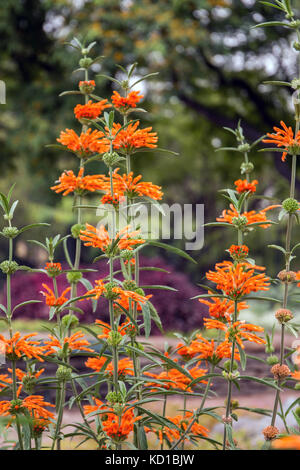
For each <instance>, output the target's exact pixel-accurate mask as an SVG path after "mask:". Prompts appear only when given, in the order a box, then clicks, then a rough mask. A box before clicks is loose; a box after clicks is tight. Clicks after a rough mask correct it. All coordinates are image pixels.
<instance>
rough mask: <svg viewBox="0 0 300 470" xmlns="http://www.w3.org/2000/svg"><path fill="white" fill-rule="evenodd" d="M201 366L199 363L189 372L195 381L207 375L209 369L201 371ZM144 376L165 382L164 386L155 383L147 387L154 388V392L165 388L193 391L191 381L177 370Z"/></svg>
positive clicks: (148, 373) (147, 373)
mask: <svg viewBox="0 0 300 470" xmlns="http://www.w3.org/2000/svg"><path fill="white" fill-rule="evenodd" d="M199 365H200V363H197V365H196V366H195V367H193V368H192V369H190V370H189V371H188V372H189V374H190V375H191V376H192V377H193V379H196V378H199V377H202V376H204V375H206V374H207V369H201V368H199ZM144 375H147V376H148V377H152V378H154V379H156V380H159V381H160V382H164V383H163V384H160V383H155V382H150V383H148V384H147V386H148V387H153V389H154V390H155V389H157V388H164V389H166V390H170V389H179V390H184V391H186V392H191V391H192V389H191V388H190V387H189V384H190V383H191V379H190V378H189V377H188V376H186V375H185V374H183V373H182V372H180V371H179V370H177V369H169V370H167V371H163V372H161V373H160V374H153V373H151V372H144ZM201 382H203V383H206V382H205V381H201ZM194 386H195V385H194Z"/></svg>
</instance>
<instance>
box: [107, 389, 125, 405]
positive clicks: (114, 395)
mask: <svg viewBox="0 0 300 470" xmlns="http://www.w3.org/2000/svg"><path fill="white" fill-rule="evenodd" d="M105 399H106V401H108V402H109V403H110V404H112V405H114V404H115V403H122V401H123V400H122V395H121V393H120V392H109V393H108V394H107V395H106V398H105Z"/></svg>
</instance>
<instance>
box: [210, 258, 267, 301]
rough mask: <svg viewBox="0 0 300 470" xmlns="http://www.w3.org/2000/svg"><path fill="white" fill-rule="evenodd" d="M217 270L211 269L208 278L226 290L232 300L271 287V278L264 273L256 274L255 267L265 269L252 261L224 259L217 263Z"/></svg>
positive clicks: (219, 287) (218, 287)
mask: <svg viewBox="0 0 300 470" xmlns="http://www.w3.org/2000/svg"><path fill="white" fill-rule="evenodd" d="M215 268H216V271H209V272H208V273H207V274H206V278H207V279H208V280H209V281H212V282H214V283H215V284H216V285H217V289H220V290H222V291H223V292H225V294H226V295H227V296H229V297H230V298H231V299H232V300H236V299H239V298H240V297H242V296H244V295H247V294H250V293H251V292H258V291H261V290H262V291H265V290H268V289H269V285H270V282H269V280H270V278H268V277H267V276H266V275H265V274H264V273H260V274H255V269H259V270H264V269H265V268H263V267H260V266H254V265H252V264H250V263H246V262H241V263H236V264H234V263H232V262H231V261H223V262H222V263H217V264H216V265H215Z"/></svg>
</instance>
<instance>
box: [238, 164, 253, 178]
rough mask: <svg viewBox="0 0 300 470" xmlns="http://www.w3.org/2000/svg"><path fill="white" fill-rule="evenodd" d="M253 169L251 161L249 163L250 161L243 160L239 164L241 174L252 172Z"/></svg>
mask: <svg viewBox="0 0 300 470" xmlns="http://www.w3.org/2000/svg"><path fill="white" fill-rule="evenodd" d="M253 170H254V165H253V163H251V162H248V163H245V162H244V163H242V164H241V173H242V175H244V174H249V173H252V171H253Z"/></svg>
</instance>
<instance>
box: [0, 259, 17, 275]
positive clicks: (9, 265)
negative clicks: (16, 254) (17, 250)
mask: <svg viewBox="0 0 300 470" xmlns="http://www.w3.org/2000/svg"><path fill="white" fill-rule="evenodd" d="M18 267H19V265H18V263H16V261H2V263H1V264H0V269H1V271H2V272H3V273H4V274H14V273H15V272H16V271H17V269H18Z"/></svg>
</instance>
